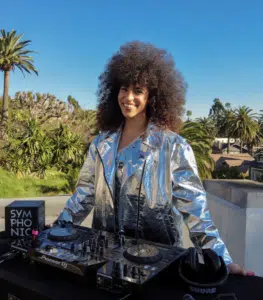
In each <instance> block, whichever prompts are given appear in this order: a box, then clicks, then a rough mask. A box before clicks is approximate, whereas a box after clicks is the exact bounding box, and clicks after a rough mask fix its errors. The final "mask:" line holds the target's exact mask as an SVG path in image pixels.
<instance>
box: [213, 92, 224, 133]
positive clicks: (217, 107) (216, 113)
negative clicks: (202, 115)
mask: <svg viewBox="0 0 263 300" xmlns="http://www.w3.org/2000/svg"><path fill="white" fill-rule="evenodd" d="M209 117H210V118H211V119H212V120H213V122H214V124H215V126H216V128H217V135H218V136H220V137H222V136H223V135H224V132H222V130H221V129H222V125H223V123H224V117H225V107H224V104H223V103H222V102H221V100H220V99H218V98H216V99H214V104H213V105H212V107H211V109H210V111H209Z"/></svg>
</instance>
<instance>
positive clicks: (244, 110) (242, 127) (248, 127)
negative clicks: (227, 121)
mask: <svg viewBox="0 0 263 300" xmlns="http://www.w3.org/2000/svg"><path fill="white" fill-rule="evenodd" d="M230 127H231V131H232V135H233V136H234V137H236V138H239V139H240V153H242V148H243V144H244V142H247V141H251V140H253V139H254V138H255V137H256V136H257V134H258V131H259V124H258V122H257V115H256V114H255V113H252V109H251V108H249V107H247V106H240V107H239V108H237V109H235V110H234V113H233V118H232V121H231V125H230Z"/></svg>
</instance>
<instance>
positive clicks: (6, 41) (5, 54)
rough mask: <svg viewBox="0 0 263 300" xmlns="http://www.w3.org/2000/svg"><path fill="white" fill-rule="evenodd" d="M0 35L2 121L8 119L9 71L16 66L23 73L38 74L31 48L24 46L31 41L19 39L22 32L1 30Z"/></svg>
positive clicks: (4, 121)
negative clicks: (2, 79) (2, 85)
mask: <svg viewBox="0 0 263 300" xmlns="http://www.w3.org/2000/svg"><path fill="white" fill-rule="evenodd" d="M1 35H2V36H0V70H1V71H3V72H4V93H3V110H2V123H3V124H4V123H6V122H7V121H8V89H9V80H10V71H11V70H14V69H15V68H18V69H19V70H20V71H21V72H22V73H23V74H24V71H25V72H27V73H29V74H30V73H31V72H34V73H35V74H37V75H38V72H37V70H36V69H35V67H34V65H33V63H34V60H33V58H32V57H31V56H29V54H30V53H33V51H31V50H26V49H25V48H26V47H27V46H28V44H29V43H30V42H31V41H30V40H26V41H21V38H22V36H23V34H20V35H16V31H15V30H12V31H11V32H6V31H5V30H4V29H2V30H1Z"/></svg>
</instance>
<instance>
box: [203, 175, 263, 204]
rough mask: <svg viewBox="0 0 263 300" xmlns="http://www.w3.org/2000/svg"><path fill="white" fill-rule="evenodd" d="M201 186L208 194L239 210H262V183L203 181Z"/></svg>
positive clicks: (232, 180) (230, 180)
mask: <svg viewBox="0 0 263 300" xmlns="http://www.w3.org/2000/svg"><path fill="white" fill-rule="evenodd" d="M203 184H204V187H205V190H206V191H207V192H208V193H210V194H212V195H214V196H216V197H218V198H222V199H224V200H226V201H229V202H231V203H233V204H235V205H237V206H239V207H241V208H263V183H260V182H256V181H252V180H242V179H237V180H234V179H229V180H227V179H225V180H222V179H211V180H204V182H203ZM260 199H262V200H261V201H260Z"/></svg>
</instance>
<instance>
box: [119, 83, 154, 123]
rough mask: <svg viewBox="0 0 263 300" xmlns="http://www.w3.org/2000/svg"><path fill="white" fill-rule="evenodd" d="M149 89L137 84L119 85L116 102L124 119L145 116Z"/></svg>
mask: <svg viewBox="0 0 263 300" xmlns="http://www.w3.org/2000/svg"><path fill="white" fill-rule="evenodd" d="M148 97H149V91H148V89H147V88H146V87H142V86H140V85H138V84H136V85H129V86H121V88H120V91H119V94H118V102H119V105H120V108H121V112H122V114H123V116H124V117H125V118H126V119H132V118H135V117H146V105H147V101H148Z"/></svg>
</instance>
